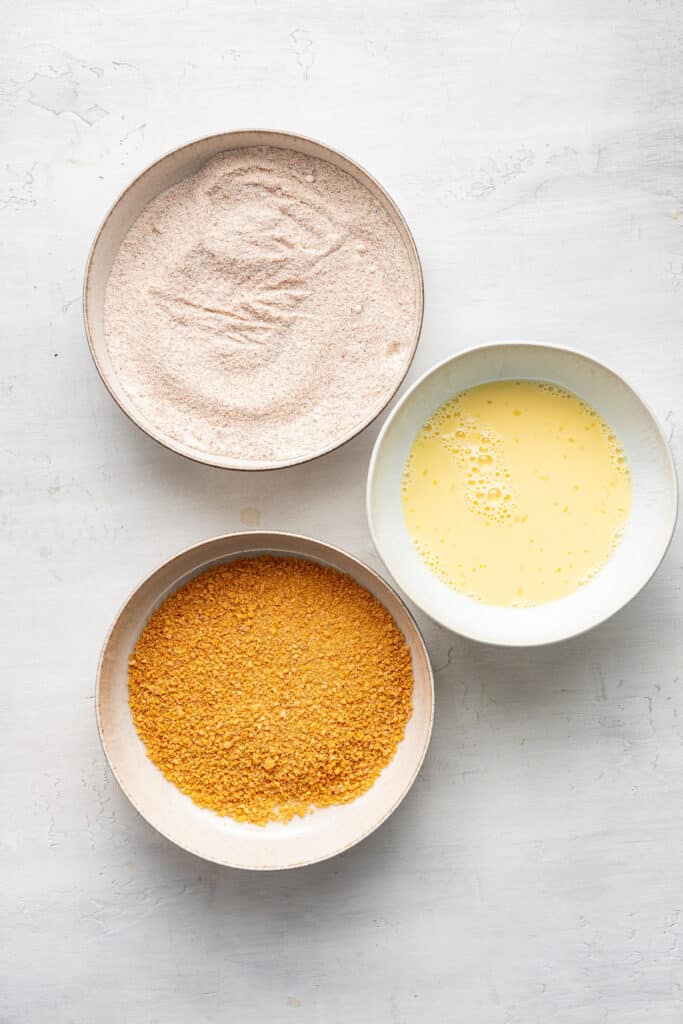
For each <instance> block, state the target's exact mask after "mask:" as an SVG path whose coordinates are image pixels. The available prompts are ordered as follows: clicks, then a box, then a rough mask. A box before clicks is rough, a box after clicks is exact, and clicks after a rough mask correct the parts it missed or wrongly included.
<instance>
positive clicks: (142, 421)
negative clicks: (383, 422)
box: [83, 131, 424, 470]
mask: <svg viewBox="0 0 683 1024" xmlns="http://www.w3.org/2000/svg"><path fill="white" fill-rule="evenodd" d="M245 146H273V147H275V148H280V149H293V150H296V151H297V152H299V153H304V154H305V155H306V156H311V157H317V158H318V159H320V160H326V161H327V162H328V163H331V164H333V165H334V166H335V167H339V168H340V169H341V170H343V171H345V172H346V173H347V174H349V175H350V176H351V177H352V178H354V179H355V180H356V181H357V182H359V183H360V184H361V185H363V186H364V187H365V188H366V189H367V190H368V191H369V192H370V193H371V195H372V196H373V197H374V198H375V199H376V201H377V202H378V204H379V205H380V206H381V207H382V209H383V210H384V211H385V212H386V214H387V216H388V217H389V218H390V220H391V221H392V222H393V224H394V225H395V227H396V229H397V230H398V232H399V234H400V236H401V238H402V239H403V242H404V243H405V246H406V250H407V252H408V257H409V259H410V263H411V266H412V273H413V281H414V288H415V296H416V307H415V316H414V318H413V323H412V325H411V340H410V345H409V347H408V350H407V353H406V359H405V363H404V365H403V367H402V369H401V371H400V372H399V373H398V374H397V376H396V379H395V381H394V382H393V385H392V386H391V387H390V388H389V389H388V390H387V392H386V394H385V395H384V396H383V398H382V400H381V401H380V403H379V404H378V405H376V406H375V407H374V408H368V409H367V412H366V414H365V416H364V417H363V418H362V419H361V420H360V422H358V423H357V424H355V425H354V427H353V428H352V429H351V430H349V431H348V432H347V433H346V434H345V435H344V436H342V437H340V438H338V439H336V440H335V441H334V442H333V443H332V444H328V445H327V446H325V447H320V448H319V449H318V450H316V451H313V452H309V453H307V454H305V455H297V456H295V457H292V458H285V459H280V460H277V461H275V460H270V459H264V460H259V461H257V460H254V459H237V458H234V457H232V456H224V455H219V454H216V453H215V452H210V451H202V450H200V449H197V448H193V447H190V446H189V445H186V444H183V443H181V442H179V441H177V440H176V439H175V438H172V437H170V436H168V435H167V434H164V433H163V432H162V431H161V430H159V428H158V427H157V426H156V425H155V424H153V423H151V422H150V421H149V420H148V419H147V418H146V417H145V416H144V414H143V413H142V412H141V411H140V410H139V409H138V408H137V407H136V406H135V405H134V403H133V402H132V400H131V398H130V396H129V395H128V394H127V392H126V391H125V390H124V389H123V387H122V386H121V384H120V382H119V380H118V377H117V374H116V371H115V370H114V367H113V365H112V361H111V358H110V356H109V352H108V349H107V342H106V338H105V334H104V297H105V291H106V287H107V281H108V280H109V274H110V272H111V268H112V265H113V263H114V260H115V258H116V255H117V253H118V251H119V248H120V246H121V243H122V242H123V240H124V238H125V237H126V234H127V233H128V230H129V229H130V227H131V226H132V225H133V223H134V222H135V221H136V220H137V218H138V217H139V215H140V214H141V213H142V211H143V209H144V208H145V207H146V206H147V204H148V203H149V202H151V200H153V199H155V198H156V197H157V196H158V195H160V194H161V193H162V192H165V191H166V189H168V188H170V187H171V186H172V185H175V184H177V183H178V182H179V181H182V180H183V179H184V178H188V177H190V176H191V175H193V174H196V173H197V171H199V170H200V169H201V167H203V166H204V164H205V163H206V162H207V161H208V160H210V159H211V158H212V157H214V156H216V155H217V154H218V153H224V152H226V151H227V150H231V149H241V148H244V147H245ZM423 305H424V286H423V280H422V269H421V266H420V259H419V256H418V253H417V248H416V246H415V242H414V240H413V236H412V235H411V233H410V229H409V228H408V225H407V224H406V221H405V219H404V218H403V215H402V214H401V212H400V210H399V209H398V207H397V206H396V204H395V203H394V201H393V200H392V199H391V198H390V197H389V195H388V194H387V193H386V192H385V191H384V189H383V188H382V186H381V185H380V184H379V182H377V181H375V179H374V178H373V177H371V175H369V174H368V173H367V171H365V170H363V168H362V167H360V166H359V165H358V164H356V163H354V162H353V161H352V160H350V159H349V158H348V157H346V156H344V155H343V154H341V153H338V152H337V151H336V150H334V149H330V148H329V147H328V146H325V145H323V144H322V143H320V142H315V141H314V140H313V139H307V138H304V137H303V136H301V135H291V134H288V133H286V132H275V131H234V132H224V133H223V134H220V135H211V136H208V137H206V138H202V139H197V140H196V141H195V142H190V143H188V144H187V145H186V146H180V147H179V148H178V149H174V150H172V151H171V152H170V153H167V154H166V156H163V157H161V159H159V160H157V161H156V162H155V163H153V164H152V165H151V166H150V167H148V168H147V169H146V170H145V171H143V172H142V174H140V175H139V176H138V177H137V178H135V180H134V181H133V182H131V184H130V185H129V186H128V188H126V189H125V191H124V192H122V193H121V195H120V196H119V198H118V199H117V200H116V202H115V203H114V205H113V206H112V208H111V209H110V210H109V213H108V214H107V215H106V217H105V219H104V221H103V223H102V225H101V227H100V228H99V230H98V232H97V234H96V235H95V240H94V241H93V244H92V248H91V250H90V254H89V256H88V262H87V265H86V268H85V278H84V283H83V318H84V323H85V333H86V336H87V339H88V344H89V346H90V352H91V354H92V357H93V359H94V361H95V366H96V367H97V370H98V372H99V375H100V377H101V378H102V381H103V383H104V385H105V386H106V388H107V390H108V391H109V393H110V395H111V396H112V398H113V399H114V401H115V402H116V403H117V404H118V405H119V407H120V408H121V410H122V411H123V412H124V413H125V414H126V416H128V418H129V419H131V420H132V421H133V423H135V424H136V425H137V426H138V427H140V429H141V430H143V431H144V432H145V433H146V434H148V435H149V437H151V438H153V439H154V440H155V441H158V442H159V443H160V444H163V445H165V446H166V447H167V448H170V449H171V450H172V451H174V452H178V453H179V454H180V455H184V456H186V457H187V458H189V459H194V460H195V461H196V462H203V463H206V464H207V465H210V466H218V467H221V468H223V469H255V470H259V469H281V468H284V467H285V466H294V465H297V464H298V463H301V462H309V461H311V460H312V459H316V458H318V457H319V456H321V455H325V454H326V453H327V452H330V451H333V450H334V449H336V448H339V447H341V446H342V445H343V444H346V443H347V441H350V440H351V439H352V438H353V437H355V436H356V435H357V434H359V433H360V432H361V431H362V430H364V429H365V427H367V426H368V424H370V423H371V422H372V421H373V420H374V419H375V418H376V417H377V416H379V414H380V413H381V412H382V410H383V409H384V408H385V407H386V405H387V404H388V403H389V402H390V401H391V399H392V398H393V396H394V395H395V394H396V391H397V390H398V388H399V387H400V386H401V383H402V381H403V379H404V378H405V375H406V374H407V372H408V370H409V368H410V364H411V362H412V360H413V356H414V355H415V349H416V348H417V343H418V341H419V338H420V330H421V328H422V313H423Z"/></svg>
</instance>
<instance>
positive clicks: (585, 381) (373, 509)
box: [367, 342, 678, 646]
mask: <svg viewBox="0 0 683 1024" xmlns="http://www.w3.org/2000/svg"><path fill="white" fill-rule="evenodd" d="M513 378H524V379H530V380H546V381H553V382H555V383H556V384H560V385H561V386H562V387H565V388H567V389H569V390H570V391H573V392H575V393H576V394H577V395H579V396H580V397H581V398H583V399H585V400H586V401H587V402H589V403H590V404H591V405H592V406H593V407H594V408H595V409H597V411H598V412H599V413H600V414H601V415H602V416H603V418H604V419H605V420H606V422H607V423H608V424H609V425H610V427H612V428H613V429H614V431H615V432H616V434H617V436H618V438H619V440H620V442H621V444H622V445H623V447H624V449H625V451H626V455H627V457H628V460H629V463H630V469H631V475H632V485H633V505H632V509H631V515H630V518H629V520H628V523H627V525H626V528H625V531H624V535H623V539H622V540H621V543H620V544H619V546H618V547H617V549H616V551H615V553H614V555H613V556H612V557H611V558H610V560H609V562H608V563H607V565H606V566H605V568H604V569H603V570H602V571H601V572H600V573H599V574H598V575H597V576H596V577H595V578H594V579H593V580H591V582H590V583H588V584H586V585H585V586H583V587H582V588H581V589H580V590H579V591H578V592H577V593H575V594H572V595H570V596H569V597H565V598H563V599H562V600H559V601H553V602H550V603H548V604H544V605H539V606H536V607H533V608H501V607H496V606H493V605H486V604H482V603H480V602H478V601H475V600H473V599H471V598H469V597H467V596H466V595H464V594H458V593H456V592H455V591H453V590H452V589H450V587H448V586H447V585H446V584H445V583H443V582H441V581H440V580H439V579H437V577H436V576H435V575H434V574H433V573H432V572H430V570H429V569H428V568H427V566H426V565H425V563H424V562H423V561H422V559H421V558H420V557H419V555H418V554H417V552H416V551H415V549H414V547H413V544H412V542H411V539H410V537H409V535H408V532H407V530H406V527H405V524H404V521H403V514H402V508H401V477H402V473H403V468H404V465H405V462H406V459H407V456H408V453H409V451H410V448H411V446H412V443H413V440H414V438H415V435H416V433H417V431H418V429H419V428H420V427H421V425H422V424H423V423H424V421H425V420H426V419H427V418H428V417H429V416H430V415H431V414H432V413H433V412H434V411H435V410H436V409H437V408H438V407H439V406H440V405H441V404H442V403H443V402H445V401H446V400H447V399H448V398H451V397H452V396H453V395H455V394H457V392H459V391H462V390H464V389H465V388H470V387H473V386H474V385H476V384H482V383H484V382H486V381H492V380H505V379H513ZM677 504H678V491H677V484H676V474H675V471H674V466H673V461H672V459H671V454H670V452H669V448H668V446H667V444H666V441H665V439H664V436H663V434H662V431H661V428H660V427H659V425H658V423H657V421H656V419H655V417H654V416H653V414H652V413H651V411H650V410H649V409H648V407H647V406H646V405H645V403H644V402H643V400H642V399H641V398H640V397H639V396H638V395H637V394H636V392H635V391H634V390H633V388H631V387H630V386H629V385H628V384H627V383H626V382H625V381H624V380H622V378H621V377H620V376H619V375H618V374H617V373H615V372H614V371H613V370H610V369H609V368H608V367H606V366H603V365H602V364H601V363H599V362H597V361H596V360H595V359H592V358H590V357H589V356H587V355H584V354H582V353H580V352H575V351H571V350H569V349H566V348H557V347H553V346H550V345H541V344H535V343H518V342H506V343H499V344H494V345H485V346H482V347H479V348H472V349H469V350H468V351H465V352H461V353H459V354H458V355H455V356H452V357H451V358H449V359H446V360H445V361H444V362H442V363H440V364H439V365H438V366H435V367H434V368H433V369H432V370H429V371H428V372H427V373H426V374H425V375H424V376H423V377H422V378H421V379H420V380H418V381H417V383H416V384H414V385H413V387H412V388H411V389H410V390H409V391H408V392H407V393H406V395H405V396H404V397H403V398H402V400H401V401H400V402H399V404H398V405H397V406H396V408H395V409H394V410H393V412H392V414H391V416H390V417H389V419H388V420H387V422H386V423H385V425H384V427H383V429H382V431H381V433H380V435H379V437H378V439H377V442H376V444H375V447H374V450H373V453H372V459H371V462H370V471H369V475H368V487H367V511H368V519H369V522H370V530H371V532H372V536H373V539H374V542H375V545H376V547H377V550H378V552H379V554H380V555H381V557H382V559H383V561H384V563H385V565H386V566H387V568H388V570H389V572H390V573H391V575H392V576H393V577H394V579H395V580H396V582H397V583H398V585H399V586H400V588H401V589H402V590H403V591H404V592H405V593H406V594H407V595H408V596H409V597H410V598H411V600H412V601H414V602H415V604H416V605H418V607H420V608H421V609H422V610H423V611H425V612H426V613H427V614H428V615H429V616H431V618H433V619H434V620H436V621H437V622H439V623H441V625H443V626H446V627H447V628H448V629H451V630H453V631H454V632H456V633H460V634H462V635H463V636H467V637H470V638H471V639H473V640H481V641H484V642H486V643H490V644H502V645H509V646H526V645H534V644H546V643H552V642H553V641H556V640H564V639H567V638H568V637H571V636H574V635H576V634H578V633H582V632H584V631H585V630H587V629H590V628H591V627H593V626H595V625H597V624H598V623H600V622H603V621H604V620H605V619H607V618H609V616H610V615H613V614H614V613H615V612H616V611H618V610H619V609H620V608H622V607H623V606H624V605H625V604H626V603H627V602H628V601H630V600H631V598H632V597H634V596H635V595H636V594H637V593H638V591H639V590H640V589H641V588H642V587H643V586H645V584H646V583H647V581H648V580H649V579H650V577H651V576H652V574H653V573H654V572H655V570H656V569H657V566H658V565H659V563H660V562H661V560H662V558H663V557H664V554H665V552H666V549H667V547H668V544H669V541H670V539H671V536H672V533H673V529H674V525H675V521H676V511H677Z"/></svg>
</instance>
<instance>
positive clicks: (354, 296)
mask: <svg viewBox="0 0 683 1024" xmlns="http://www.w3.org/2000/svg"><path fill="white" fill-rule="evenodd" d="M104 315H105V332H106V335H107V344H108V347H109V353H110V356H111V359H112V363H113V365H114V369H115V371H116V373H117V375H118V377H119V380H120V382H121V384H122V385H123V387H124V388H125V390H126V391H127V392H128V394H129V395H130V397H131V399H132V400H133V402H134V404H135V406H136V407H137V409H138V410H139V412H140V413H142V415H143V416H144V418H145V419H146V420H147V421H148V422H149V423H150V424H151V425H152V426H154V427H156V428H157V430H159V431H161V432H163V433H164V434H166V435H168V436H170V437H172V438H174V439H175V440H177V441H179V442H181V443H183V444H185V445H189V446H190V447H192V448H195V449H198V450H200V451H203V452H207V453H211V454H217V455H223V456H229V457H232V458H236V459H244V460H249V461H254V462H259V461H261V460H273V461H278V460H285V459H295V458H301V457H305V456H306V455H307V454H309V453H312V452H315V451H319V450H320V449H321V448H326V447H328V446H332V445H334V443H335V442H337V441H340V440H342V439H343V438H344V436H345V435H347V434H348V433H349V432H351V431H352V430H353V428H354V427H356V426H359V425H360V424H361V423H362V422H364V421H365V420H366V419H367V418H368V416H369V414H370V413H371V412H373V411H375V412H376V411H377V410H378V408H379V407H380V405H381V404H382V402H383V401H384V400H385V399H386V397H387V394H388V393H389V392H391V391H392V390H393V388H394V387H395V386H396V384H397V383H398V380H399V379H400V377H401V375H402V373H403V371H404V370H405V367H406V363H407V361H408V359H409V357H410V347H411V342H412V339H413V337H414V331H415V325H416V317H417V315H418V292H417V284H416V280H415V274H414V272H413V268H412V265H411V262H410V258H409V254H408V250H407V248H406V246H405V243H404V242H403V240H402V238H401V236H400V235H399V233H398V230H397V228H396V227H395V225H394V224H393V222H392V221H391V219H390V218H389V216H388V214H387V213H386V212H385V211H384V210H383V209H382V207H381V206H380V205H379V204H378V202H377V201H376V200H375V199H374V197H373V196H372V195H371V194H370V192H369V191H368V190H367V189H366V188H364V187H363V186H361V185H359V184H358V182H356V181H355V180H354V179H353V178H351V177H350V176H349V175H348V174H346V173H345V172H344V171H342V170H340V169H338V168H336V167H334V166H333V165H332V164H330V163H328V162H327V161H324V160H319V159H315V158H312V157H307V156H304V155H303V154H301V153H298V152H295V151H293V150H283V149H276V148H274V147H258V148H244V149H236V150H232V151H228V152H226V153H221V154H220V155H219V156H217V157H215V158H214V159H213V160H211V161H209V163H207V164H206V165H205V166H204V167H203V168H202V169H201V171H199V173H198V174H196V175H195V176H194V177H192V178H188V179H186V180H185V181H182V182H180V183H179V184H178V185H175V186H173V187H172V188H170V189H169V190H168V191H167V192H165V193H163V194H162V195H160V196H159V197H158V198H157V199H155V200H153V201H152V202H151V203H150V204H149V206H147V207H146V209H145V210H144V211H143V213H142V214H141V216H140V217H139V218H138V220H137V221H136V222H135V224H134V225H133V227H132V228H131V229H130V231H129V232H128V235H127V236H126V238H125V239H124V241H123V244H122V245H121V248H120V250H119V253H118V255H117V257H116V260H115V261H114V265H113V268H112V272H111V276H110V278H109V282H108V285H107V291H106V297H105V312H104Z"/></svg>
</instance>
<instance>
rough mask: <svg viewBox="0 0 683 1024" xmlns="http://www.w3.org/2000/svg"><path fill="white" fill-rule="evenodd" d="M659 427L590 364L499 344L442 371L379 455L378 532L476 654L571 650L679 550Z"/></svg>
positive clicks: (421, 596) (672, 484) (413, 584)
mask: <svg viewBox="0 0 683 1024" xmlns="http://www.w3.org/2000/svg"><path fill="white" fill-rule="evenodd" d="M677 506H678V489H677V481H676V474H675V470H674V465H673V461H672V458H671V454H670V452H669V448H668V446H667V443H666V441H665V438H664V436H663V433H662V430H661V427H660V426H659V424H658V423H657V420H656V419H655V417H654V415H653V414H652V412H651V411H650V409H649V408H648V407H647V405H646V404H645V403H644V402H643V400H642V399H641V398H640V397H639V396H638V394H637V393H636V392H635V391H634V390H633V388H632V387H630V386H629V385H628V384H627V383H626V382H625V381H624V380H623V379H622V378H621V377H620V376H619V375H618V374H617V373H616V372H614V371H613V370H611V369H609V368H608V367H607V366H604V365H603V364H601V363H599V362H597V361H596V360H595V359H593V358H591V357H590V356H588V355H585V354H583V353H580V352H576V351H573V350H570V349H567V348H561V347H557V346H552V345H545V344H538V343H532V342H524V343H522V342H500V343H496V344H491V345H485V346H480V347H477V348H472V349H469V350H467V351H464V352H461V353H459V354H458V355H455V356H452V357H450V358H449V359H446V360H445V361H444V362H442V363H440V364H439V365H438V366H436V367H434V368H433V369H432V370H429V371H428V372H427V373H426V374H425V375H424V376H423V377H422V378H421V379H420V380H419V381H417V383H416V384H415V385H413V387H412V388H411V389H410V391H408V392H407V394H406V395H405V396H404V398H403V399H402V400H401V402H400V403H399V404H398V405H397V406H396V408H395V409H394V411H393V413H392V415H391V416H390V417H389V419H388V420H387V422H386V424H385V425H384V428H383V429H382V431H381V433H380V435H379V437H378V439H377V442H376V444H375V447H374V450H373V454H372V459H371V462H370V469H369V474H368V485H367V511H368V519H369V524H370V530H371V532H372V536H373V539H374V542H375V545H376V547H377V550H378V552H379V554H380V555H381V557H382V559H383V560H384V562H385V564H386V566H387V568H388V569H389V571H390V572H391V574H392V575H393V577H394V579H395V580H396V582H397V583H398V584H399V586H400V587H401V588H402V590H403V591H404V592H405V593H406V594H407V595H408V596H409V597H410V598H411V599H412V600H413V601H414V602H415V604H417V605H418V606H419V607H420V608H421V609H422V610H423V611H425V612H426V613H427V614H428V615H430V617H431V618H433V619H434V620H435V621H437V622H439V623H440V624H441V625H443V626H445V627H447V628H448V629H452V630H453V631H454V632H457V633H460V634H462V635H463V636H467V637H469V638H471V639H474V640H479V641H482V642H485V643H492V644H500V645H506V646H532V645H537V644H545V643H552V642H555V641H558V640H564V639H567V638H569V637H571V636H575V635H576V634H579V633H582V632H584V631H585V630H587V629H590V628H592V627H593V626H595V625H597V624H598V623H600V622H603V621H604V620H605V619H607V618H609V616H610V615H613V614H614V613H615V612H616V611H618V610H619V609H620V608H622V607H623V606H624V605H625V604H626V603H627V602H628V601H629V600H630V599H631V598H632V597H634V596H635V595H636V594H637V593H638V591H639V590H640V589H641V588H642V587H643V586H644V585H645V584H646V583H647V582H648V580H649V579H650V577H651V576H652V575H653V573H654V572H655V570H656V569H657V567H658V566H659V563H660V562H661V560H662V558H663V556H664V554H665V552H666V549H667V547H668V545H669V541H670V539H671V536H672V533H673V529H674V525H675V521H676V513H677Z"/></svg>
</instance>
